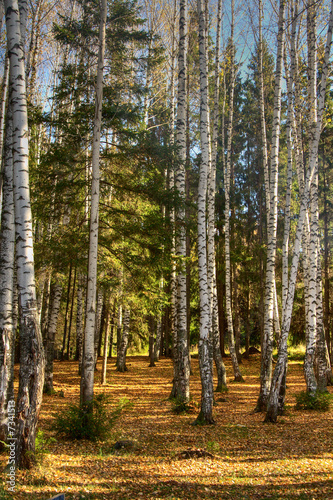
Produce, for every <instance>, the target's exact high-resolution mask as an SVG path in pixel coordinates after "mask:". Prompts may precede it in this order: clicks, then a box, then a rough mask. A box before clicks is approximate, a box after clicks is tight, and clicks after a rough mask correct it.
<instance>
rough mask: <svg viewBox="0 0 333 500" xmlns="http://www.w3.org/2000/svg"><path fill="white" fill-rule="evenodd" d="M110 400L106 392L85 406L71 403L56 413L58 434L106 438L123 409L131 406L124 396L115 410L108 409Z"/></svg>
mask: <svg viewBox="0 0 333 500" xmlns="http://www.w3.org/2000/svg"><path fill="white" fill-rule="evenodd" d="M108 403H109V400H108V398H107V397H106V396H105V394H99V395H97V396H95V397H94V399H93V401H92V402H91V403H89V404H87V405H85V406H82V405H80V404H73V403H72V404H69V405H68V407H67V409H66V410H64V411H62V412H61V413H58V414H56V415H55V429H56V431H57V433H58V434H60V435H63V436H65V437H67V438H68V439H88V440H90V441H97V440H99V439H101V440H104V439H106V438H107V437H108V435H109V433H110V431H111V428H112V427H113V425H114V423H115V420H116V419H117V418H118V417H119V416H120V414H121V412H122V410H123V409H124V408H125V407H127V406H129V401H128V399H126V398H123V399H121V400H120V401H119V403H118V406H117V408H116V409H115V410H113V411H112V412H110V411H109V410H108Z"/></svg>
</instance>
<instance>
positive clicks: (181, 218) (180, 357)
mask: <svg viewBox="0 0 333 500" xmlns="http://www.w3.org/2000/svg"><path fill="white" fill-rule="evenodd" d="M179 7H180V14H179V55H178V72H179V73H178V105H177V126H176V145H177V147H178V160H179V163H178V167H177V171H176V174H175V187H176V190H177V192H178V195H179V198H180V201H181V206H180V208H179V209H178V210H177V214H176V255H177V257H178V259H179V268H178V269H177V356H176V360H175V361H176V362H177V379H176V383H177V388H176V394H175V395H176V397H177V399H179V401H181V402H187V401H189V398H190V386H189V378H190V364H189V353H188V342H187V314H186V304H187V300H186V272H185V263H184V258H185V257H186V228H185V162H186V59H187V0H180V6H179Z"/></svg>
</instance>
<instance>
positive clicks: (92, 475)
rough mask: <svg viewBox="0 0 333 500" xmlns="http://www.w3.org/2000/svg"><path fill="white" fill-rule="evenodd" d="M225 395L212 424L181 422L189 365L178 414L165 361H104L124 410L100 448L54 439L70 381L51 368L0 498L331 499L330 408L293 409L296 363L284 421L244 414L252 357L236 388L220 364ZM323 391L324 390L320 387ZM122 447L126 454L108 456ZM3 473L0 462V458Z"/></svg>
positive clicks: (252, 381)
mask: <svg viewBox="0 0 333 500" xmlns="http://www.w3.org/2000/svg"><path fill="white" fill-rule="evenodd" d="M225 363H226V368H227V373H228V388H229V390H228V392H225V393H215V399H216V405H215V407H214V418H215V421H216V425H212V426H198V425H196V426H193V425H191V424H192V423H193V422H194V420H195V418H196V416H197V414H198V412H199V403H200V392H201V389H200V375H199V366H198V360H197V359H192V370H193V375H192V376H191V395H192V400H191V404H190V405H189V406H190V410H189V412H188V413H186V414H176V413H175V412H173V411H172V403H171V402H170V401H169V399H168V397H169V394H170V391H171V383H172V374H173V368H172V362H171V360H169V359H164V358H162V359H161V360H160V361H159V362H158V363H157V366H156V367H154V368H150V367H149V366H148V365H149V362H148V360H147V357H144V356H133V357H129V358H128V363H127V366H128V372H126V373H118V372H116V371H115V365H114V360H109V362H108V384H107V385H106V386H101V385H100V384H99V379H100V374H101V360H99V362H98V365H97V367H98V371H97V372H96V381H97V383H96V386H95V392H96V394H100V393H105V394H106V395H107V396H108V397H109V401H110V406H111V408H110V409H112V408H113V407H114V408H116V407H117V405H118V404H119V401H120V400H121V399H122V398H127V399H128V400H129V401H130V403H131V404H130V405H125V407H124V409H123V411H122V413H121V414H120V416H119V418H118V419H117V420H116V421H115V424H114V426H113V428H112V431H111V434H110V436H109V437H108V438H107V439H106V440H105V441H97V442H89V441H69V440H66V439H64V438H62V437H59V436H57V435H56V433H55V430H54V415H55V414H56V413H57V412H61V411H63V410H65V408H66V407H67V405H68V404H69V403H73V402H78V398H79V384H80V378H79V375H78V373H77V363H75V362H55V366H54V388H55V393H54V394H52V395H45V396H44V401H43V406H42V410H41V415H40V424H39V439H38V443H37V464H36V466H35V467H34V468H33V469H30V470H28V471H17V476H16V492H15V494H11V493H8V492H7V491H6V487H5V474H3V484H2V487H1V488H0V498H3V499H6V500H7V499H8V500H9V499H15V500H25V499H29V500H37V499H38V500H48V499H49V498H51V497H52V496H54V495H55V494H56V493H60V492H64V493H65V494H66V500H79V499H80V500H83V499H85V500H95V499H96V500H103V499H124V500H125V499H126V500H134V499H144V500H146V499H149V500H152V499H155V500H162V499H163V500H171V499H189V500H190V499H191V500H192V499H193V500H194V499H237V500H238V499H249V500H255V499H283V500H285V499H290V500H291V499H304V500H307V499H310V500H311V499H320V500H325V499H333V479H332V478H333V460H332V459H333V408H331V409H330V410H329V411H328V412H325V413H320V412H315V411H310V410H307V411H306V410H301V411H299V410H296V408H295V403H296V399H295V397H296V394H298V393H300V392H301V391H304V390H305V382H304V376H303V367H302V361H300V360H297V359H296V360H294V361H290V362H289V371H288V378H287V397H286V404H287V406H286V412H285V415H283V416H282V417H280V418H279V420H278V423H277V424H264V423H263V419H264V415H263V414H259V413H254V412H253V410H254V408H255V405H256V400H257V396H258V391H259V368H260V355H254V356H251V359H250V360H243V364H242V373H243V375H244V378H245V383H235V382H233V377H232V376H231V375H232V369H231V361H230V359H229V358H226V359H225ZM329 391H330V392H331V393H333V388H331V387H330V388H329ZM120 440H124V441H125V443H127V444H128V446H126V448H124V449H119V450H115V449H114V444H115V443H116V442H119V441H120ZM0 459H1V468H2V470H4V467H5V466H6V462H7V460H8V458H7V456H6V454H2V455H1V456H0Z"/></svg>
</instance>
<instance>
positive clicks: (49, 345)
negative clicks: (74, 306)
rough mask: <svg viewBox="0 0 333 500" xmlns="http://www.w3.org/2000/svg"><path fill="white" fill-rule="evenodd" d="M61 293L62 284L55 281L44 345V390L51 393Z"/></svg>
mask: <svg viewBox="0 0 333 500" xmlns="http://www.w3.org/2000/svg"><path fill="white" fill-rule="evenodd" d="M61 295H62V286H61V285H60V284H58V283H56V284H55V285H54V286H53V290H52V302H51V308H50V319H49V322H48V329H47V333H46V346H45V357H46V363H45V380H44V392H47V393H52V391H53V360H54V342H55V336H56V333H57V323H58V317H59V312H60V304H61Z"/></svg>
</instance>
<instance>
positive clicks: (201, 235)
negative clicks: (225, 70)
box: [197, 0, 214, 424]
mask: <svg viewBox="0 0 333 500" xmlns="http://www.w3.org/2000/svg"><path fill="white" fill-rule="evenodd" d="M205 10H206V9H205V5H204V3H203V0H198V16H199V66H200V143H201V162H200V170H199V185H198V272H199V298H200V300H199V304H200V306H199V307H200V337H199V366H200V377H201V387H202V390H201V411H200V414H199V416H198V418H197V421H198V422H203V423H206V424H213V423H214V419H213V366H212V362H211V353H210V351H211V348H212V346H211V331H210V326H211V319H210V300H209V299H210V297H209V284H208V275H207V272H208V269H207V268H208V265H207V248H206V247H207V235H206V225H207V220H206V196H207V175H208V172H209V169H210V154H209V109H208V75H207V40H206V19H205Z"/></svg>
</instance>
